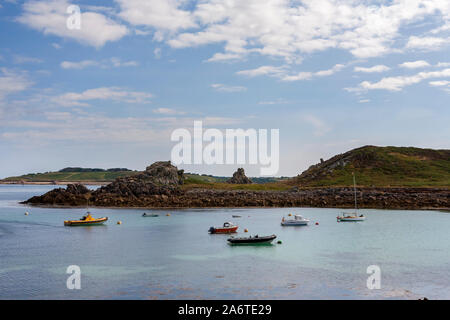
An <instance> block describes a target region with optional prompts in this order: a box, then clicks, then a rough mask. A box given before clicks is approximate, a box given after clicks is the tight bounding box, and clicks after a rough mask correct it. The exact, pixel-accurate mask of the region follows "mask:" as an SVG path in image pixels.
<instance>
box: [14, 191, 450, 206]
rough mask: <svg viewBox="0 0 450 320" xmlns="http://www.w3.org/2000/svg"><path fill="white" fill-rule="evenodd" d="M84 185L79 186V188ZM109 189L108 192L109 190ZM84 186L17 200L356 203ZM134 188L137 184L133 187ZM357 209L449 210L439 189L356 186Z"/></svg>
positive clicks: (326, 194) (336, 194)
mask: <svg viewBox="0 0 450 320" xmlns="http://www.w3.org/2000/svg"><path fill="white" fill-rule="evenodd" d="M83 188H84V189H83ZM111 191H112V192H111ZM111 191H107V190H105V189H97V190H96V191H92V190H88V189H86V188H85V187H83V186H69V187H68V188H67V189H60V188H57V189H53V190H51V191H49V192H47V193H46V194H44V195H41V196H35V197H32V198H30V199H28V200H26V201H23V202H22V204H25V205H31V206H47V207H55V206H56V207H66V208H67V207H84V206H85V204H86V201H87V200H88V199H89V202H90V206H92V207H98V208H142V209H176V208H180V209H183V208H186V209H193V208H283V207H291V208H293V207H299V208H301V207H311V208H339V209H346V210H352V209H353V208H354V207H355V202H354V191H353V190H352V188H321V189H308V190H296V191H249V190H211V189H192V190H187V191H186V190H182V189H178V188H175V189H161V190H153V191H151V192H149V193H147V192H140V193H136V194H135V193H133V192H132V191H131V190H130V189H123V190H122V191H120V190H119V191H114V190H111ZM136 192H139V189H138V191H136ZM357 197H358V208H359V209H398V210H449V209H450V191H449V190H448V189H439V188H432V189H428V188H358V190H357Z"/></svg>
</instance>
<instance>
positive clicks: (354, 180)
mask: <svg viewBox="0 0 450 320" xmlns="http://www.w3.org/2000/svg"><path fill="white" fill-rule="evenodd" d="M353 191H354V193H355V210H358V205H357V202H356V179H355V173H353Z"/></svg>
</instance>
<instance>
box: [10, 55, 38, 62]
mask: <svg viewBox="0 0 450 320" xmlns="http://www.w3.org/2000/svg"><path fill="white" fill-rule="evenodd" d="M13 62H14V63H16V64H24V63H42V59H39V58H34V57H26V56H21V55H14V57H13Z"/></svg>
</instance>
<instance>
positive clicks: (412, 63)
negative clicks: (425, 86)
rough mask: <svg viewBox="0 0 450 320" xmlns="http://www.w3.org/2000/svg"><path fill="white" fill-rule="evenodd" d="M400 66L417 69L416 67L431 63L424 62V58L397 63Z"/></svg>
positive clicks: (426, 65)
mask: <svg viewBox="0 0 450 320" xmlns="http://www.w3.org/2000/svg"><path fill="white" fill-rule="evenodd" d="M398 66H399V67H401V68H407V69H417V68H425V67H430V66H431V65H430V64H429V63H428V62H426V61H425V60H417V61H409V62H403V63H401V64H399V65H398Z"/></svg>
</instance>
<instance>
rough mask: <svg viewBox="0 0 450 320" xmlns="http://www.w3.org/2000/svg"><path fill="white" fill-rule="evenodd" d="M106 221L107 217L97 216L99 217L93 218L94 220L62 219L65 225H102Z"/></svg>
mask: <svg viewBox="0 0 450 320" xmlns="http://www.w3.org/2000/svg"><path fill="white" fill-rule="evenodd" d="M106 221H108V218H107V217H104V218H99V219H95V220H89V221H84V220H70V221H64V225H65V226H67V227H79V226H98V225H102V224H103V223H105V222H106Z"/></svg>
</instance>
